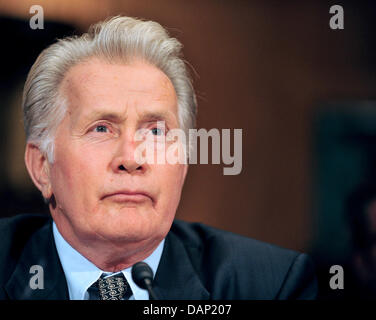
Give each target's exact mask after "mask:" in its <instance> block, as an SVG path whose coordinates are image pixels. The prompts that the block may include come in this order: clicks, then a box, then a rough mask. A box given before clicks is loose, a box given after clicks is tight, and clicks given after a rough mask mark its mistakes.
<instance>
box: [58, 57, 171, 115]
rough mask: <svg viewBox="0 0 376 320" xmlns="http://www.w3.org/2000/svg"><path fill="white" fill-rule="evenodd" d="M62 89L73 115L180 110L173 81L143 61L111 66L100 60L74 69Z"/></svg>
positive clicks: (65, 78)
mask: <svg viewBox="0 0 376 320" xmlns="http://www.w3.org/2000/svg"><path fill="white" fill-rule="evenodd" d="M61 90H62V92H63V93H64V95H65V96H66V97H67V98H68V101H69V106H70V109H71V110H70V111H71V112H72V113H80V114H86V113H90V112H95V111H101V110H98V108H99V109H114V108H115V109H117V110H118V111H126V109H127V107H129V106H130V105H133V106H136V107H137V108H138V111H141V112H142V111H145V112H146V111H147V110H148V109H150V108H153V107H154V108H155V107H159V108H161V107H162V108H165V109H170V110H169V111H177V98H176V94H175V90H174V87H173V85H172V83H171V81H170V79H169V78H168V77H167V76H166V75H165V74H164V73H163V72H162V71H161V70H159V69H158V68H156V67H154V66H152V65H150V64H148V63H146V62H143V61H134V62H132V63H131V64H115V63H108V62H104V61H102V60H99V59H97V58H92V59H90V60H88V61H85V62H83V63H80V64H78V65H76V66H74V67H72V68H71V69H70V70H69V71H68V73H67V74H66V76H65V77H64V79H63V81H62V85H61Z"/></svg>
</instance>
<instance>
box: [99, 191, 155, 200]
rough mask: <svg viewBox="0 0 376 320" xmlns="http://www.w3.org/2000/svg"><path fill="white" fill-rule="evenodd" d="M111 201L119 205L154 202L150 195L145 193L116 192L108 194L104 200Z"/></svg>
mask: <svg viewBox="0 0 376 320" xmlns="http://www.w3.org/2000/svg"><path fill="white" fill-rule="evenodd" d="M105 199H107V200H111V201H114V202H118V203H124V202H133V203H142V202H146V201H153V198H152V197H151V195H150V194H148V193H146V192H143V191H124V190H123V191H116V192H112V193H109V194H106V195H105V196H104V197H103V198H102V200H105Z"/></svg>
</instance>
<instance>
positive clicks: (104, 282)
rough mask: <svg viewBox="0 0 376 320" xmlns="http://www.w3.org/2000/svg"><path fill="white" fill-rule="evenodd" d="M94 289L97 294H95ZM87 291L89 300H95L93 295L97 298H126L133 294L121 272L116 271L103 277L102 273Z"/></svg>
mask: <svg viewBox="0 0 376 320" xmlns="http://www.w3.org/2000/svg"><path fill="white" fill-rule="evenodd" d="M93 289H94V290H93ZM95 291H96V292H98V294H95ZM89 292H90V299H91V300H96V299H95V298H94V297H95V296H97V297H98V298H99V300H127V299H129V297H130V296H131V295H132V294H133V293H132V289H131V287H130V286H129V284H128V281H127V279H125V277H124V275H123V273H118V274H116V275H114V276H110V277H105V276H104V275H103V274H102V276H101V277H100V278H99V279H98V281H97V282H96V283H94V285H93V286H92V290H90V291H89Z"/></svg>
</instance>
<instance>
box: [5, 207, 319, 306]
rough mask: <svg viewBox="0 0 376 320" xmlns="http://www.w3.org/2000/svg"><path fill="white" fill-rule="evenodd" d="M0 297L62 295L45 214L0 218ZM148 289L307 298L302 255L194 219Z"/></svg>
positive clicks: (311, 281) (168, 244) (175, 239)
mask: <svg viewBox="0 0 376 320" xmlns="http://www.w3.org/2000/svg"><path fill="white" fill-rule="evenodd" d="M0 237H1V242H0V299H55V300H56V299H69V295H68V287H67V283H66V279H65V276H64V271H63V269H62V266H61V264H60V260H59V257H58V254H57V251H56V247H55V243H54V238H53V233H52V219H51V218H50V217H48V216H42V215H29V214H28V215H26V214H23V215H18V216H16V217H13V218H5V219H0ZM33 265H40V266H42V267H43V270H44V289H34V290H33V289H31V288H30V285H29V282H30V278H31V277H32V276H33V275H34V274H33V273H30V267H31V266H33ZM153 287H154V290H155V293H156V294H157V295H158V296H159V298H160V299H176V300H178V299H188V300H191V299H313V298H315V296H316V291H317V285H316V279H315V275H314V270H313V266H312V263H311V261H310V259H309V257H308V256H307V255H306V254H300V253H297V252H294V251H291V250H286V249H282V248H279V247H276V246H274V245H270V244H266V243H262V242H259V241H256V240H253V239H249V238H245V237H242V236H239V235H235V234H232V233H229V232H225V231H220V230H217V229H214V228H211V227H208V226H204V225H202V224H199V223H186V222H183V221H175V222H174V224H173V226H172V228H171V231H170V232H169V233H168V235H167V237H166V241H165V247H164V249H163V253H162V257H161V261H160V264H159V267H158V270H157V272H156V275H155V278H154V282H153Z"/></svg>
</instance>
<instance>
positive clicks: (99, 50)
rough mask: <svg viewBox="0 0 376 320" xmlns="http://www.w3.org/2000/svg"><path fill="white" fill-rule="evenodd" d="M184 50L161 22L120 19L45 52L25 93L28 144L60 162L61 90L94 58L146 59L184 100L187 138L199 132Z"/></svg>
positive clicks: (181, 108) (63, 105) (180, 102)
mask: <svg viewBox="0 0 376 320" xmlns="http://www.w3.org/2000/svg"><path fill="white" fill-rule="evenodd" d="M181 49H182V44H181V43H180V42H179V41H178V40H177V39H175V38H172V37H170V36H169V34H168V32H167V31H166V30H165V29H164V28H163V27H162V26H161V25H160V24H159V23H157V22H154V21H143V20H140V19H135V18H131V17H121V16H116V17H113V18H111V19H109V20H106V21H103V22H99V23H97V24H95V25H93V26H91V27H90V28H89V31H88V33H85V34H83V35H81V36H73V37H68V38H64V39H61V40H58V42H56V43H54V44H52V45H51V46H49V47H48V48H46V49H45V50H43V51H42V53H41V54H40V55H39V57H38V58H37V60H36V61H35V63H34V65H33V66H32V68H31V70H30V72H29V74H28V77H27V80H26V83H25V87H24V92H23V101H22V108H23V114H24V127H25V133H26V139H27V142H32V143H35V144H36V145H37V146H38V147H39V148H40V150H41V151H42V152H44V153H45V154H46V155H47V158H48V161H49V162H50V163H52V162H53V161H54V136H55V132H56V129H57V127H58V126H59V124H60V123H61V121H62V120H63V118H64V116H65V113H66V111H67V105H68V104H67V100H66V98H65V97H64V96H63V95H62V94H61V93H60V91H59V88H60V84H61V82H62V80H63V78H64V76H65V75H66V73H67V72H68V70H69V69H70V68H72V67H73V66H74V65H76V64H78V63H80V62H83V61H84V60H86V59H88V58H91V57H98V58H102V59H104V60H106V61H108V62H119V63H129V62H131V61H132V59H137V58H139V59H143V60H145V61H147V62H149V63H151V64H152V65H154V66H156V67H157V68H159V69H160V70H161V71H162V72H164V73H165V74H166V75H167V77H168V78H169V79H170V80H171V82H172V84H173V86H174V89H175V92H176V95H177V100H178V120H179V125H180V127H181V128H182V129H183V130H184V131H185V132H186V133H187V136H188V130H189V129H191V128H194V127H195V122H196V114H197V102H196V96H195V93H194V90H193V86H192V82H191V79H190V76H189V73H188V70H187V67H186V64H185V62H184V60H183V58H182V53H181Z"/></svg>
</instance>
